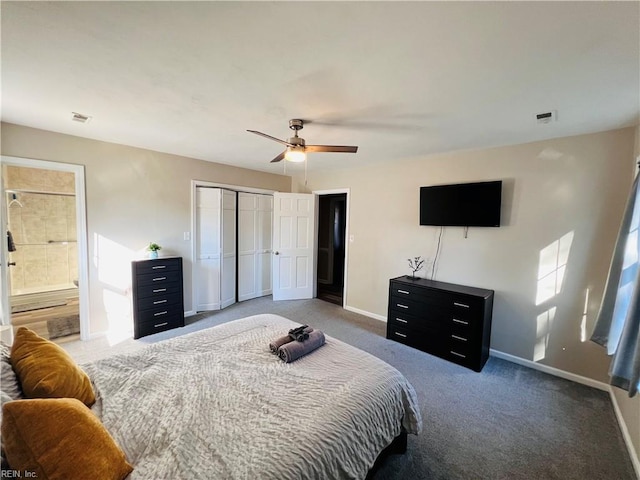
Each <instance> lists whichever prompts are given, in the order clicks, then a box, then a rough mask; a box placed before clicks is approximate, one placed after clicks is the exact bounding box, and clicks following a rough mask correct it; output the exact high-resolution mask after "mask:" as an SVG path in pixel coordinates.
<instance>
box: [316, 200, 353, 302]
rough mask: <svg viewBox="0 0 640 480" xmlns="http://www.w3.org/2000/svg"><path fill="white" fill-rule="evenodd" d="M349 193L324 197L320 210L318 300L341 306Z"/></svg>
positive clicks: (320, 203) (320, 202)
mask: <svg viewBox="0 0 640 480" xmlns="http://www.w3.org/2000/svg"><path fill="white" fill-rule="evenodd" d="M346 228H347V194H346V193H335V194H330V195H321V196H320V197H319V208H318V298H320V299H322V300H326V301H327V302H331V303H335V304H337V305H340V306H342V304H343V291H344V256H345V231H346Z"/></svg>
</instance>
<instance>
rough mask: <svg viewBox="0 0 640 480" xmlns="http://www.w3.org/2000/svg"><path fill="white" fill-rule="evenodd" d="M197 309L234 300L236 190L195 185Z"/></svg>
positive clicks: (222, 306)
mask: <svg viewBox="0 0 640 480" xmlns="http://www.w3.org/2000/svg"><path fill="white" fill-rule="evenodd" d="M196 223H197V225H196V228H197V238H196V270H197V273H196V285H195V288H196V310H197V311H199V312H201V311H207V310H220V309H221V308H225V307H228V306H229V305H231V304H232V303H235V302H236V193H235V192H232V191H229V190H223V189H220V188H209V187H197V188H196Z"/></svg>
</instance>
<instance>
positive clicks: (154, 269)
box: [136, 258, 182, 275]
mask: <svg viewBox="0 0 640 480" xmlns="http://www.w3.org/2000/svg"><path fill="white" fill-rule="evenodd" d="M181 267H182V259H180V258H166V259H163V258H159V259H157V260H148V261H145V262H138V263H137V264H136V274H138V275H144V274H147V273H163V272H170V271H176V270H180V269H181Z"/></svg>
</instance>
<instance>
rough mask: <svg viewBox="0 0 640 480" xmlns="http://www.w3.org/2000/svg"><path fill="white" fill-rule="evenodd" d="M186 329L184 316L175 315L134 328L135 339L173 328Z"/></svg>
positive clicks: (140, 324)
mask: <svg viewBox="0 0 640 480" xmlns="http://www.w3.org/2000/svg"><path fill="white" fill-rule="evenodd" d="M177 327H184V316H183V315H178V314H173V315H171V316H169V317H166V318H162V319H158V320H156V321H152V322H146V323H138V324H136V325H135V328H134V338H140V337H144V336H146V335H152V334H154V333H158V332H164V331H165V330H170V329H172V328H177Z"/></svg>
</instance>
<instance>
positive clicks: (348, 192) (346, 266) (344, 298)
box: [311, 188, 351, 308]
mask: <svg viewBox="0 0 640 480" xmlns="http://www.w3.org/2000/svg"><path fill="white" fill-rule="evenodd" d="M311 193H313V194H315V195H317V196H322V195H333V194H336V193H344V194H346V196H347V205H346V209H345V210H346V212H347V214H346V218H345V229H344V277H343V280H342V281H343V287H342V308H346V307H347V305H348V296H347V292H348V285H349V283H348V282H347V280H348V272H349V244H350V243H351V241H350V237H349V225H350V223H351V222H350V218H351V216H350V211H351V198H350V195H351V189H350V188H334V189H331V190H314V191H313V192H311ZM318 204H319V202H318ZM319 214H320V209H319V208H316V235H318V228H317V225H318V217H319ZM316 250H317V239H316ZM316 254H317V252H316ZM314 275H315V278H316V280H317V277H318V272H317V271H315V272H314Z"/></svg>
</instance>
